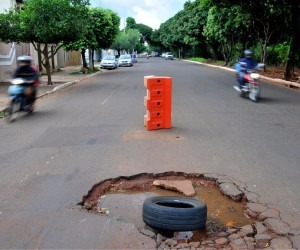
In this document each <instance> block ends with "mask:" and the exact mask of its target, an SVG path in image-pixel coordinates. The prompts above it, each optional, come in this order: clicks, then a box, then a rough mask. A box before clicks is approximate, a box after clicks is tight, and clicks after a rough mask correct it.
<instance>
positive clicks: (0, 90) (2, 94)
mask: <svg viewBox="0 0 300 250" xmlns="http://www.w3.org/2000/svg"><path fill="white" fill-rule="evenodd" d="M97 66H98V65H95V68H98V67H97ZM80 68H81V66H74V67H67V68H62V69H60V71H59V72H55V73H53V74H52V75H51V79H52V82H53V85H47V81H48V77H47V75H42V76H41V77H40V81H41V83H40V85H39V88H38V98H39V97H42V96H45V95H48V94H51V93H54V92H56V91H58V90H60V89H62V88H65V87H68V86H70V85H72V84H74V83H77V82H79V81H82V80H84V79H86V78H88V77H91V76H94V75H95V74H98V73H100V72H101V71H99V72H96V73H94V74H81V73H79V70H80ZM9 85H10V84H9V83H8V82H5V83H2V82H0V112H1V111H3V110H4V109H5V107H6V106H7V103H8V101H9V97H8V95H7V90H8V87H9Z"/></svg>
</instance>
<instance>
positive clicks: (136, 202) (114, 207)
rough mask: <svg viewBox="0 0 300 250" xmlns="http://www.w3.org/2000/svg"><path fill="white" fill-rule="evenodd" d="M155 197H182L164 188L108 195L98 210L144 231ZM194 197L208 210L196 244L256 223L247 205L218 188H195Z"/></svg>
mask: <svg viewBox="0 0 300 250" xmlns="http://www.w3.org/2000/svg"><path fill="white" fill-rule="evenodd" d="M152 196H182V195H181V194H179V193H178V192H173V191H168V190H164V189H156V190H152V191H151V192H142V191H139V192H137V191H123V192H109V193H106V194H105V195H104V196H102V197H101V199H99V202H98V209H99V211H102V212H103V213H105V214H107V215H109V216H111V217H113V218H114V219H116V220H118V221H120V222H123V223H130V224H134V225H135V226H136V227H137V228H143V227H144V226H145V223H144V222H143V219H142V210H143V202H144V201H145V199H146V198H148V197H152ZM193 198H195V199H199V200H202V201H204V202H205V203H206V204H207V208H208V214H207V223H206V228H204V229H202V230H197V231H193V237H192V238H191V240H193V241H200V240H203V239H208V238H209V237H210V236H211V235H212V234H218V233H220V232H225V231H226V229H227V227H237V228H240V227H242V226H245V225H249V224H251V223H253V222H254V220H253V219H249V218H247V217H245V216H244V214H243V211H244V210H245V206H244V205H245V204H244V203H243V202H235V201H233V200H231V199H229V198H227V197H226V196H224V195H222V194H221V192H220V191H219V189H218V188H217V187H199V188H196V196H195V197H193ZM157 232H158V233H160V234H162V235H165V236H166V237H172V234H174V232H163V231H157Z"/></svg>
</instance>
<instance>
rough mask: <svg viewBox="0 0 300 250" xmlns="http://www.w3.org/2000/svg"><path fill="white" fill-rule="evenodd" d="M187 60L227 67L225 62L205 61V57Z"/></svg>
mask: <svg viewBox="0 0 300 250" xmlns="http://www.w3.org/2000/svg"><path fill="white" fill-rule="evenodd" d="M187 60H190V61H194V62H201V63H208V64H213V65H217V66H224V65H225V61H218V60H212V59H205V58H203V57H191V58H187Z"/></svg>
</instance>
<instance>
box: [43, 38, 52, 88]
mask: <svg viewBox="0 0 300 250" xmlns="http://www.w3.org/2000/svg"><path fill="white" fill-rule="evenodd" d="M43 55H44V61H45V63H44V67H45V68H46V72H47V76H48V85H53V83H52V80H51V70H50V60H49V53H48V44H45V47H44V50H43Z"/></svg>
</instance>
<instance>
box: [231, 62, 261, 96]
mask: <svg viewBox="0 0 300 250" xmlns="http://www.w3.org/2000/svg"><path fill="white" fill-rule="evenodd" d="M243 66H245V65H243V63H237V64H235V67H234V68H235V70H236V71H237V74H236V77H237V80H238V82H239V72H240V70H241V67H243ZM262 67H264V64H263V63H259V64H258V65H257V66H256V67H255V68H254V69H252V70H250V69H248V70H246V72H245V75H244V87H243V88H242V89H240V88H239V86H236V85H235V86H234V89H235V90H237V91H238V92H239V93H240V96H241V97H245V98H249V99H250V100H251V101H253V102H258V101H259V99H260V94H261V87H260V81H259V78H260V75H259V74H258V73H257V72H258V71H259V70H261V68H262Z"/></svg>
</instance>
